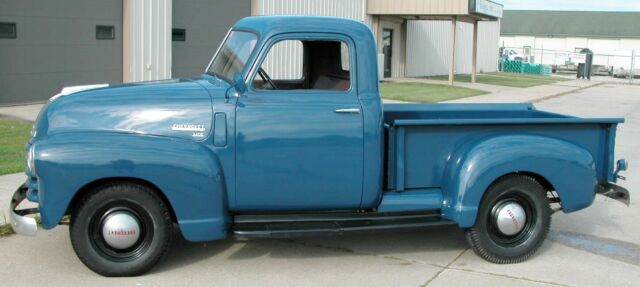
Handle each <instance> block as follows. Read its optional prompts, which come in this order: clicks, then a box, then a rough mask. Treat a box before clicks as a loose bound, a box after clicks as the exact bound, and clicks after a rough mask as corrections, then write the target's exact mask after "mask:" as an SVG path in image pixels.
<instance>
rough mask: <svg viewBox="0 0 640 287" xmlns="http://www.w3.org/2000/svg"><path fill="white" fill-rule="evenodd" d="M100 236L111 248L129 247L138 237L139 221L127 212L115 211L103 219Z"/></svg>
mask: <svg viewBox="0 0 640 287" xmlns="http://www.w3.org/2000/svg"><path fill="white" fill-rule="evenodd" d="M102 237H103V238H104V241H105V242H106V243H107V244H108V245H109V246H110V247H111V248H115V249H127V248H130V247H132V246H133V245H134V244H136V242H138V239H139V238H140V223H139V222H138V220H137V219H136V217H135V216H134V215H133V214H131V213H129V212H127V211H116V212H114V213H111V214H109V215H107V217H106V218H105V219H104V221H103V224H102Z"/></svg>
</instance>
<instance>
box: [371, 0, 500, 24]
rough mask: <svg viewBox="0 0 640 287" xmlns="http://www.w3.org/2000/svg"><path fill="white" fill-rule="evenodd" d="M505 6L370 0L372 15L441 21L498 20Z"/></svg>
mask: <svg viewBox="0 0 640 287" xmlns="http://www.w3.org/2000/svg"><path fill="white" fill-rule="evenodd" d="M502 11H503V6H502V5H500V4H498V3H495V2H492V1H489V0H394V1H389V0H369V1H368V2H367V13H368V14H370V15H389V16H391V15H393V16H401V17H403V18H406V19H441V18H443V17H451V16H457V17H459V18H461V19H464V18H471V19H474V20H497V19H499V18H501V17H502Z"/></svg>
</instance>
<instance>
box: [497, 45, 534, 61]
mask: <svg viewBox="0 0 640 287" xmlns="http://www.w3.org/2000/svg"><path fill="white" fill-rule="evenodd" d="M502 57H503V58H506V59H508V60H510V61H525V62H526V61H528V60H529V56H527V55H525V54H522V53H520V52H518V51H516V50H515V49H511V48H505V49H504V50H502Z"/></svg>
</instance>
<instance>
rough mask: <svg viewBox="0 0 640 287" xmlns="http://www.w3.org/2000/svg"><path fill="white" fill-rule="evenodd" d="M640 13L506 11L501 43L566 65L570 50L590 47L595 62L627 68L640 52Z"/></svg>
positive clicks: (537, 58)
mask: <svg viewBox="0 0 640 287" xmlns="http://www.w3.org/2000/svg"><path fill="white" fill-rule="evenodd" d="M639 20H640V12H591V11H524V10H523V11H505V13H504V20H503V21H502V28H501V29H502V30H501V37H500V45H501V46H504V47H508V48H517V49H519V50H520V51H523V53H524V54H527V55H529V56H533V58H534V62H536V63H543V64H549V65H563V64H564V63H565V61H566V60H567V57H566V56H563V55H566V54H567V52H576V51H580V50H582V49H584V48H588V49H590V50H591V51H593V53H595V54H597V56H596V57H594V65H601V66H605V67H612V68H615V69H619V68H624V69H628V68H629V67H630V66H631V65H632V60H631V55H632V54H633V51H634V50H636V54H639V52H640V21H639Z"/></svg>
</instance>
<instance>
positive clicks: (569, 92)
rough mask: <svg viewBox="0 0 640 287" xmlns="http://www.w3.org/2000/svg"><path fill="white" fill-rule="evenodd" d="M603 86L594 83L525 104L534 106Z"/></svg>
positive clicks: (600, 83)
mask: <svg viewBox="0 0 640 287" xmlns="http://www.w3.org/2000/svg"><path fill="white" fill-rule="evenodd" d="M603 84H604V82H598V83H594V84H591V85H587V86H584V87H580V88H575V89H571V90H568V91H564V92H560V93H556V94H552V95H548V96H544V97H542V98H538V99H535V100H531V101H527V103H534V104H535V103H539V102H542V101H546V100H549V99H553V98H559V97H562V96H566V95H568V94H573V93H575V92H579V91H582V90H586V89H589V88H593V87H597V86H600V85H603Z"/></svg>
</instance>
